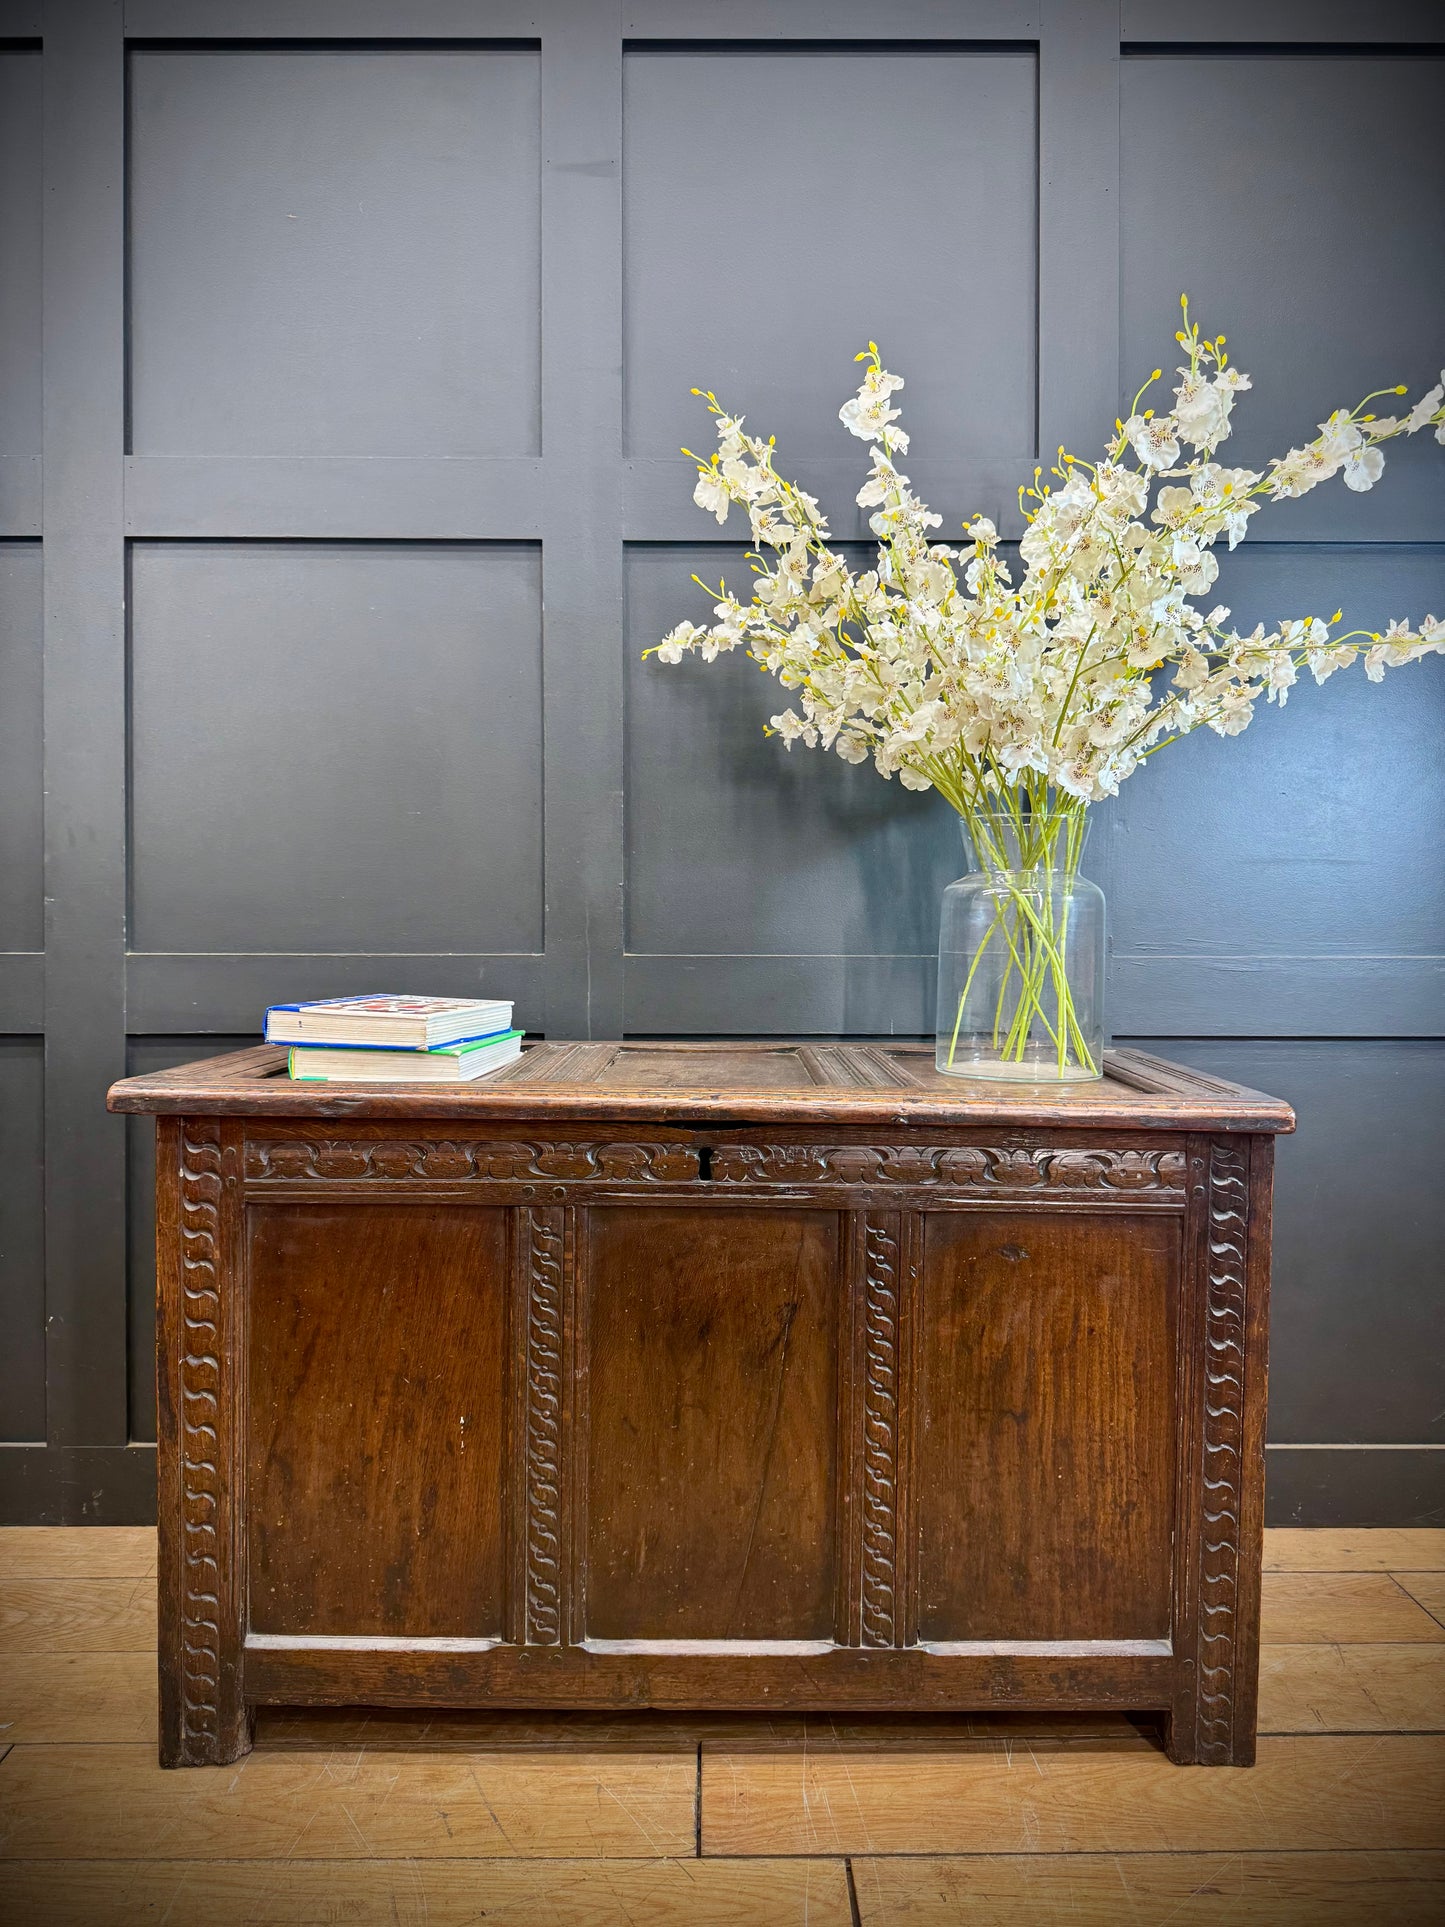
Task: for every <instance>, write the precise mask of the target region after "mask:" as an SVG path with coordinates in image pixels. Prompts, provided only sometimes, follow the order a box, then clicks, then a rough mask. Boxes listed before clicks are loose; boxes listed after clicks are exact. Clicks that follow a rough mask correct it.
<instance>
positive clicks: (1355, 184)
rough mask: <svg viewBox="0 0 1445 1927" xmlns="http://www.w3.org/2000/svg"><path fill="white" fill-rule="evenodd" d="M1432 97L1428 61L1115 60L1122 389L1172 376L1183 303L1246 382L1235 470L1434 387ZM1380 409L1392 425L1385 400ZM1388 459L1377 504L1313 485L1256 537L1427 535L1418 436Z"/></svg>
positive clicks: (1424, 452)
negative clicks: (1351, 415) (1365, 404)
mask: <svg viewBox="0 0 1445 1927" xmlns="http://www.w3.org/2000/svg"><path fill="white" fill-rule="evenodd" d="M1260 11H1261V13H1263V14H1267V13H1268V12H1269V9H1268V8H1267V7H1266V8H1262V9H1260ZM1442 86H1445V55H1427V54H1422V53H1412V54H1410V55H1408V56H1401V57H1390V56H1388V55H1385V56H1382V55H1381V54H1379V53H1378V52H1373V51H1366V50H1360V51H1358V52H1356V51H1353V50H1352V51H1350V52H1329V53H1314V52H1306V51H1301V52H1293V51H1279V50H1267V51H1257V50H1246V49H1242V48H1235V49H1233V50H1230V51H1228V52H1219V51H1215V50H1212V49H1208V48H1205V49H1201V50H1199V51H1190V52H1184V51H1179V52H1169V53H1161V54H1157V55H1146V56H1143V57H1139V56H1135V57H1132V58H1130V59H1127V60H1125V61H1124V63H1123V66H1122V71H1121V120H1120V126H1121V130H1122V201H1121V211H1122V217H1123V218H1122V222H1121V232H1122V235H1123V241H1122V270H1123V273H1122V297H1123V306H1122V311H1121V323H1122V336H1121V340H1122V349H1123V375H1124V383H1123V387H1124V390H1125V392H1126V394H1132V393H1133V391H1134V389H1135V387H1137V385H1138V384H1139V382H1141V381H1142V380H1143V379H1144V377H1145V376H1146V375H1147V374H1148V373H1149V370H1150V369H1151V368H1158V367H1161V366H1162V367H1163V368H1164V369H1165V370H1166V371H1169V370H1172V369H1173V367H1174V365H1175V363H1176V361H1177V359H1178V357H1177V355H1175V354H1174V353H1173V352H1172V350H1173V349H1174V347H1175V343H1174V340H1173V331H1174V329H1175V328H1176V327H1177V326H1178V325H1179V321H1178V316H1179V296H1180V294H1181V292H1187V293H1188V294H1189V297H1190V303H1191V312H1192V313H1193V315H1194V316H1195V318H1196V319H1197V320H1198V321H1199V324H1200V326H1201V328H1202V329H1203V331H1204V333H1205V334H1207V335H1213V334H1216V333H1219V332H1221V331H1222V332H1223V333H1224V334H1225V335H1226V336H1227V337H1228V342H1227V346H1228V351H1229V354H1230V358H1231V359H1232V360H1233V361H1235V362H1237V364H1238V365H1239V367H1241V368H1242V369H1244V371H1245V372H1246V373H1247V374H1249V375H1250V376H1251V377H1252V378H1253V380H1254V383H1255V391H1254V392H1253V393H1251V394H1246V395H1243V396H1241V397H1240V400H1239V403H1238V406H1237V408H1236V413H1235V418H1236V421H1237V423H1238V427H1237V429H1236V432H1235V434H1234V436H1233V437H1232V439H1231V440H1230V442H1229V444H1228V452H1229V458H1230V459H1231V460H1233V461H1235V462H1239V463H1244V464H1246V465H1247V466H1249V467H1254V468H1259V467H1262V466H1263V465H1264V463H1265V461H1266V460H1267V459H1268V458H1269V457H1270V456H1273V455H1283V454H1284V453H1285V451H1286V450H1287V449H1289V448H1291V447H1295V446H1297V445H1298V444H1300V443H1301V442H1303V441H1305V440H1307V439H1308V438H1309V437H1310V436H1311V435H1313V434H1314V432H1315V423H1316V422H1320V421H1323V420H1324V419H1325V417H1326V415H1328V414H1329V412H1330V410H1331V409H1334V408H1353V407H1354V406H1355V404H1356V403H1357V402H1358V401H1359V400H1360V398H1361V396H1363V395H1366V394H1369V393H1370V392H1371V391H1372V390H1374V389H1377V388H1385V387H1389V386H1391V385H1392V384H1393V383H1395V382H1401V381H1403V382H1407V383H1409V384H1410V386H1411V389H1412V391H1413V392H1414V393H1416V394H1418V393H1419V392H1420V390H1421V389H1422V388H1425V387H1428V386H1429V384H1430V383H1431V382H1432V381H1434V380H1436V379H1437V378H1438V375H1439V371H1440V365H1441V362H1442V361H1445V343H1442V340H1441V328H1440V316H1441V313H1442V311H1445V216H1442V213H1441V210H1442V208H1445V151H1442V149H1441V144H1440V141H1439V138H1438V134H1437V130H1436V119H1437V115H1438V108H1439V101H1440V94H1441V89H1442ZM1201 128H1208V129H1209V138H1208V141H1207V144H1206V145H1205V146H1203V147H1201V144H1200V141H1199V138H1198V130H1199V129H1201ZM1206 156H1207V158H1206ZM1386 317H1388V320H1387V321H1386ZM1136 371H1137V372H1136ZM1171 378H1172V377H1171ZM1378 407H1379V412H1380V413H1381V414H1385V413H1388V412H1389V410H1390V408H1391V398H1390V397H1388V396H1386V397H1383V398H1382V399H1381V401H1380V402H1379V404H1378ZM1387 459H1388V466H1387V469H1386V475H1385V480H1384V483H1383V484H1382V485H1381V486H1379V487H1377V488H1376V489H1375V490H1374V491H1373V492H1372V493H1371V494H1369V495H1365V496H1358V495H1352V494H1351V493H1350V492H1349V491H1348V490H1347V489H1345V488H1343V487H1341V486H1339V485H1338V484H1336V485H1334V486H1332V487H1328V488H1319V489H1316V490H1315V491H1314V492H1313V494H1311V495H1309V496H1308V497H1306V498H1304V499H1303V500H1301V501H1298V502H1287V503H1281V504H1280V505H1278V506H1277V507H1276V508H1275V509H1274V511H1273V513H1272V514H1270V515H1269V518H1268V524H1267V527H1266V526H1264V524H1265V517H1264V515H1263V514H1262V515H1261V516H1260V518H1259V525H1260V532H1261V534H1266V535H1270V536H1283V537H1284V538H1285V539H1303V538H1305V537H1310V538H1336V539H1340V540H1351V539H1355V540H1358V539H1359V538H1360V537H1361V536H1364V537H1365V538H1367V539H1375V540H1413V541H1421V540H1423V541H1430V540H1438V539H1439V536H1440V532H1441V529H1442V528H1445V464H1442V463H1441V461H1440V459H1439V450H1438V448H1437V447H1436V446H1435V445H1434V444H1433V443H1432V442H1431V440H1430V437H1429V436H1417V437H1415V438H1414V439H1413V440H1412V441H1411V442H1409V443H1407V444H1405V445H1403V446H1400V447H1397V449H1396V450H1395V451H1394V452H1393V453H1391V454H1390V455H1389V456H1388V458H1387ZM1331 606H1332V607H1333V605H1331ZM1326 613H1328V611H1327V612H1326Z"/></svg>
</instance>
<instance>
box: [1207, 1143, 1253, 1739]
mask: <svg viewBox="0 0 1445 1927" xmlns="http://www.w3.org/2000/svg"><path fill="white" fill-rule="evenodd" d="M1248 1231H1249V1146H1248V1143H1247V1142H1241V1141H1239V1140H1237V1139H1234V1138H1215V1139H1213V1140H1212V1142H1211V1144H1210V1151H1209V1227H1208V1250H1209V1265H1208V1272H1207V1277H1206V1285H1205V1333H1204V1350H1203V1359H1204V1436H1203V1468H1202V1470H1203V1486H1202V1493H1203V1496H1202V1500H1201V1514H1202V1517H1201V1528H1200V1556H1199V1629H1198V1666H1199V1688H1198V1692H1199V1698H1198V1708H1199V1714H1198V1739H1197V1751H1198V1757H1199V1759H1200V1760H1201V1761H1203V1762H1204V1763H1206V1764H1209V1763H1212V1762H1214V1761H1221V1762H1222V1761H1224V1760H1226V1759H1227V1758H1228V1757H1229V1755H1230V1753H1231V1751H1232V1748H1233V1742H1234V1694H1235V1684H1234V1673H1235V1660H1236V1652H1235V1647H1236V1610H1237V1606H1238V1595H1239V1564H1240V1515H1241V1503H1242V1502H1241V1485H1242V1474H1243V1455H1244V1373H1245V1262H1246V1243H1247V1239H1248Z"/></svg>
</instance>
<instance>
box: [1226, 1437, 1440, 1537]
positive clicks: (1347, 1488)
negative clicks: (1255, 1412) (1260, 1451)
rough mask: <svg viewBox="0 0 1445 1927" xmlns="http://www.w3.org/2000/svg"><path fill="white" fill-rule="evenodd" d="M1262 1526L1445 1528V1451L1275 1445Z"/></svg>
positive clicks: (1268, 1470)
mask: <svg viewBox="0 0 1445 1927" xmlns="http://www.w3.org/2000/svg"><path fill="white" fill-rule="evenodd" d="M1264 1522H1265V1524H1266V1525H1270V1526H1352V1525H1370V1526H1436V1527H1439V1526H1445V1452H1442V1451H1440V1450H1439V1448H1438V1447H1432V1446H1428V1445H1417V1446H1406V1447H1403V1448H1402V1449H1400V1450H1398V1451H1396V1450H1394V1449H1393V1448H1391V1449H1386V1450H1382V1449H1381V1448H1380V1447H1379V1446H1368V1445H1359V1446H1344V1445H1340V1446H1329V1447H1326V1448H1325V1449H1324V1450H1323V1451H1312V1450H1304V1451H1301V1450H1300V1449H1298V1448H1297V1447H1294V1446H1271V1448H1270V1450H1269V1451H1268V1452H1267V1453H1266V1455H1265V1485H1264Z"/></svg>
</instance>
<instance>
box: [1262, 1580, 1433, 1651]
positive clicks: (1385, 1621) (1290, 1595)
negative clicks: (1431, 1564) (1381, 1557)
mask: <svg viewBox="0 0 1445 1927" xmlns="http://www.w3.org/2000/svg"><path fill="white" fill-rule="evenodd" d="M1263 1626H1264V1637H1265V1639H1266V1640H1268V1641H1270V1642H1271V1643H1272V1644H1274V1645H1277V1646H1279V1645H1289V1646H1299V1645H1312V1644H1315V1643H1318V1642H1327V1643H1328V1642H1342V1643H1349V1642H1354V1641H1362V1642H1364V1643H1365V1644H1367V1645H1381V1644H1387V1643H1389V1642H1391V1641H1395V1640H1408V1641H1417V1640H1445V1626H1442V1625H1441V1624H1440V1622H1439V1621H1438V1620H1436V1619H1433V1618H1432V1617H1431V1616H1430V1614H1429V1612H1428V1611H1427V1610H1426V1609H1425V1607H1424V1606H1423V1605H1421V1604H1420V1603H1419V1601H1418V1600H1415V1599H1412V1598H1411V1597H1410V1595H1409V1593H1407V1592H1406V1590H1405V1588H1404V1585H1403V1584H1402V1583H1400V1582H1397V1581H1396V1580H1394V1579H1392V1578H1391V1577H1390V1575H1389V1574H1388V1573H1383V1572H1378V1573H1377V1572H1350V1573H1330V1572H1308V1573H1293V1572H1271V1573H1266V1574H1265V1579H1264V1611H1263Z"/></svg>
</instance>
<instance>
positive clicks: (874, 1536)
mask: <svg viewBox="0 0 1445 1927" xmlns="http://www.w3.org/2000/svg"><path fill="white" fill-rule="evenodd" d="M862 1232H863V1383H862V1451H861V1461H862V1465H861V1476H860V1479H859V1490H858V1494H857V1496H858V1501H859V1509H860V1512H861V1527H862V1550H861V1559H860V1577H859V1632H860V1643H861V1644H862V1645H864V1646H892V1645H895V1644H896V1643H897V1642H898V1638H899V1633H900V1630H901V1627H900V1621H901V1617H902V1615H901V1611H900V1606H901V1601H900V1598H899V1536H900V1535H899V1487H900V1478H899V1472H900V1467H899V1459H900V1449H901V1438H902V1434H901V1428H900V1423H899V1417H900V1395H901V1384H900V1381H901V1378H902V1374H903V1338H902V1320H903V1281H902V1277H901V1272H902V1238H901V1221H900V1219H899V1217H898V1216H897V1214H895V1213H888V1214H884V1215H879V1214H869V1215H868V1216H866V1217H865V1218H864V1219H863V1221H862Z"/></svg>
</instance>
